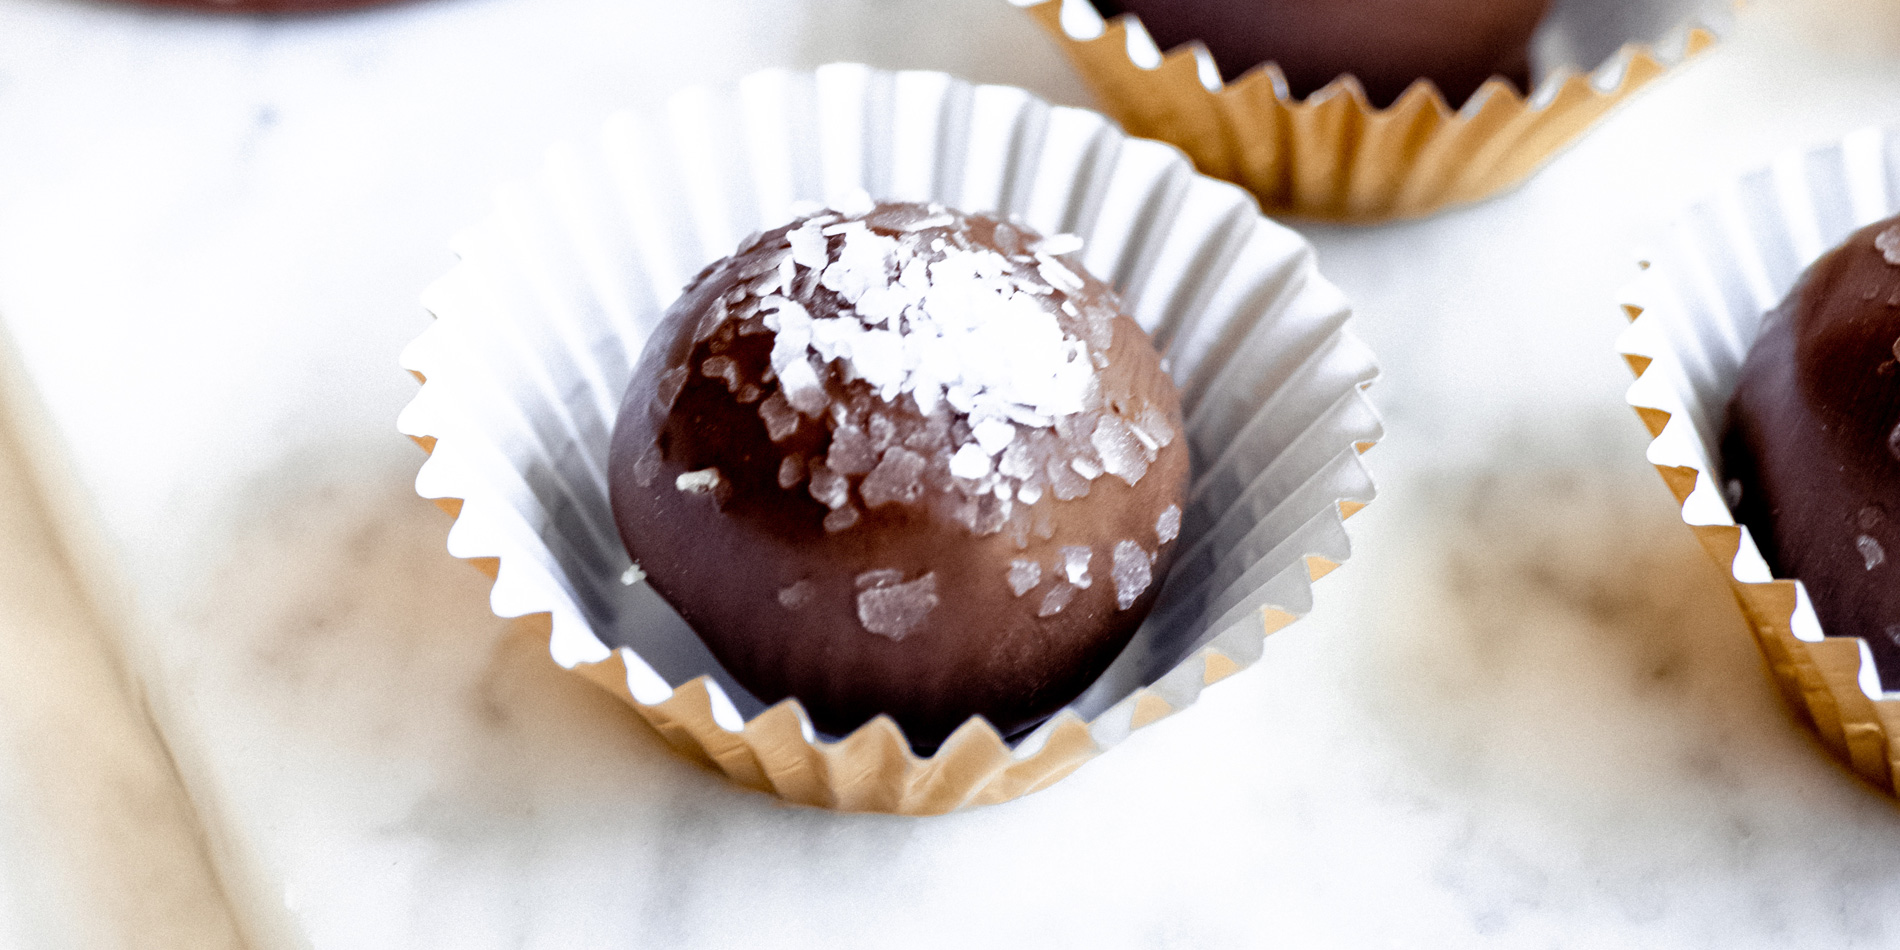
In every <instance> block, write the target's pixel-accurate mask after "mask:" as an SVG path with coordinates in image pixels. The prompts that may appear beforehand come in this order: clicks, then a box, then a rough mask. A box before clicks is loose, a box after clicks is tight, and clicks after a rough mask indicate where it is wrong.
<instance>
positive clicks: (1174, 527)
mask: <svg viewBox="0 0 1900 950" xmlns="http://www.w3.org/2000/svg"><path fill="white" fill-rule="evenodd" d="M1180 536H1181V509H1180V507H1179V506H1176V505H1169V506H1168V507H1166V508H1163V509H1162V510H1161V517H1159V518H1156V519H1155V538H1156V539H1158V540H1159V541H1160V542H1161V543H1162V544H1167V543H1168V542H1169V541H1172V540H1174V539H1175V538H1178V537H1180Z"/></svg>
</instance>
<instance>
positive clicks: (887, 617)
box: [858, 571, 938, 640]
mask: <svg viewBox="0 0 1900 950" xmlns="http://www.w3.org/2000/svg"><path fill="white" fill-rule="evenodd" d="M867 573H877V574H881V575H887V577H883V578H880V579H879V581H874V582H873V584H872V586H869V587H862V584H861V589H860V590H859V591H858V622H859V623H861V624H863V625H864V629H866V630H869V631H871V632H872V633H875V634H880V635H882V636H886V637H889V638H891V639H892V640H902V639H904V638H905V637H907V636H909V635H910V634H911V633H912V632H913V631H915V630H916V629H917V628H918V627H920V626H922V625H923V623H924V621H925V619H927V618H928V617H929V616H930V612H931V611H932V610H935V609H937V603H938V599H937V575H936V572H934V571H933V572H931V573H928V574H925V575H924V576H922V577H920V578H918V579H916V580H914V581H911V582H909V583H907V584H896V583H890V582H889V580H888V574H892V573H896V572H894V571H890V572H886V571H877V572H867ZM899 576H902V575H899ZM859 580H860V582H862V580H863V577H862V576H860V578H859Z"/></svg>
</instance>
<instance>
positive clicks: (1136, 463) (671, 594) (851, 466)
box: [609, 200, 1188, 752]
mask: <svg viewBox="0 0 1900 950" xmlns="http://www.w3.org/2000/svg"><path fill="white" fill-rule="evenodd" d="M1079 246H1080V242H1079V241H1078V240H1076V239H1075V238H1073V237H1070V236H1067V235H1056V236H1053V237H1041V236H1039V235H1037V234H1035V233H1033V232H1031V231H1029V230H1027V229H1025V228H1023V227H1021V226H1018V225H1014V224H1010V223H1008V222H1004V221H999V220H996V219H993V218H989V217H984V216H980V215H966V214H962V213H960V212H957V211H954V210H950V209H946V208H943V207H941V206H937V205H918V204H878V205H872V204H871V203H870V202H869V201H868V200H867V201H865V202H863V206H862V207H857V208H850V209H847V210H845V211H822V212H818V213H815V214H812V215H810V216H807V217H803V218H800V219H799V220H797V221H795V222H793V223H792V224H790V225H788V226H785V227H781V228H778V229H776V230H773V231H770V232H768V233H766V234H764V235H762V236H758V237H754V238H752V239H750V240H748V241H746V242H744V244H743V245H742V246H741V247H740V249H739V251H738V253H736V254H734V255H733V256H731V257H728V258H725V259H723V260H720V261H718V262H716V263H714V264H713V265H712V266H710V267H708V268H707V269H706V270H705V271H703V272H701V273H700V274H699V276H697V277H696V278H694V280H693V282H692V283H691V285H689V286H688V287H687V288H686V291H685V293H684V295H683V296H682V297H681V298H680V299H679V300H678V301H677V302H676V303H675V304H674V305H673V306H672V307H671V309H669V310H668V311H667V313H666V315H665V317H664V318H663V319H662V321H661V323H660V325H659V327H658V328H657V329H656V330H655V331H654V334H653V337H652V338H651V339H650V340H649V342H648V343H647V346H646V350H645V352H644V353H643V354H642V356H641V358H640V362H639V365H638V366H637V367H636V369H635V372H634V376H633V380H632V383H631V384H630V385H629V386H628V389H627V393H626V398H625V401H624V402H623V404H622V406H621V409H620V416H619V419H618V421H617V423H616V426H615V429H614V435H613V446H612V456H611V463H610V472H609V479H610V482H611V490H612V501H613V509H614V517H615V519H616V521H617V522H618V525H619V528H620V534H621V537H622V539H623V540H624V541H625V543H626V545H627V550H628V552H629V553H630V554H631V555H632V556H633V558H634V560H635V561H637V562H638V563H639V565H640V566H641V568H642V569H643V570H644V571H645V572H646V576H647V578H648V580H649V582H650V583H652V585H653V587H654V589H655V590H656V591H658V592H659V593H660V595H661V596H663V597H664V598H665V599H666V600H667V602H668V603H670V604H672V605H673V607H674V608H675V609H677V610H678V611H679V612H680V614H681V616H683V617H684V618H685V619H686V621H687V622H688V623H689V624H691V625H692V627H693V629H694V630H695V631H697V632H698V633H699V635H700V637H701V638H702V639H703V640H704V641H705V642H706V644H707V646H708V647H710V648H711V650H712V652H713V654H714V656H716V657H717V658H718V659H719V662H720V663H721V664H723V665H724V666H725V668H726V669H727V671H729V672H730V673H731V674H732V676H733V677H734V678H735V679H736V680H737V681H738V682H739V683H741V684H742V685H744V686H745V687H746V688H747V689H749V690H751V691H752V693H753V694H754V695H756V696H758V697H759V698H760V699H762V700H764V701H766V702H776V701H778V700H780V699H783V698H785V697H788V696H795V697H797V698H798V699H799V701H800V702H801V703H802V704H803V705H804V707H805V709H806V710H807V711H808V712H809V713H810V714H811V716H812V719H813V721H814V723H815V724H816V725H817V727H818V728H819V729H821V730H823V731H825V732H828V733H832V734H835V735H841V734H844V733H847V732H849V731H850V730H852V729H854V728H856V727H857V726H859V725H860V724H862V723H864V722H865V721H866V720H868V719H870V718H872V717H874V716H876V715H879V714H888V715H890V716H891V717H892V718H893V719H895V720H896V722H897V723H898V725H900V726H901V727H902V728H903V730H904V733H905V735H906V736H907V738H908V739H909V740H910V742H911V744H912V745H913V747H914V748H916V749H918V750H919V751H922V752H928V751H930V750H932V749H934V748H935V747H936V746H938V745H939V744H940V743H941V742H942V741H943V740H944V739H945V738H946V737H947V736H948V735H949V734H950V733H951V731H953V730H954V729H956V728H957V727H958V726H960V725H962V724H963V723H964V722H965V721H967V720H968V719H969V718H970V717H972V716H982V717H984V718H986V719H988V720H989V722H990V723H991V724H992V725H994V726H995V727H996V729H997V730H998V731H999V732H1001V733H1002V734H1003V735H1005V736H1011V735H1016V734H1020V733H1021V732H1023V731H1025V730H1027V729H1029V728H1031V727H1033V726H1035V725H1036V724H1037V723H1039V722H1041V721H1042V720H1044V719H1046V718H1047V717H1048V716H1050V715H1051V714H1053V713H1054V712H1055V711H1056V710H1058V709H1060V708H1061V707H1062V706H1064V705H1065V704H1067V703H1068V702H1069V701H1070V700H1072V699H1074V698H1075V697H1076V696H1077V695H1078V694H1080V693H1081V691H1082V690H1083V689H1084V688H1086V687H1087V686H1088V684H1089V683H1091V682H1093V681H1094V680H1095V679H1096V677H1098V676H1099V675H1100V674H1101V672H1102V670H1103V669H1105V668H1106V667H1107V666H1108V664H1109V662H1110V661H1111V660H1113V659H1114V657H1115V655H1116V654H1117V653H1119V652H1120V651H1121V649H1122V647H1123V646H1125V645H1126V644H1127V642H1128V639H1129V637H1130V636H1132V635H1133V633H1134V631H1135V628H1136V627H1137V626H1138V625H1139V624H1140V623H1141V620H1142V618H1143V616H1144V615H1145V614H1146V613H1147V612H1148V609H1149V607H1150V606H1151V605H1152V604H1153V601H1154V599H1155V595H1156V593H1157V592H1158V590H1159V588H1160V582H1161V578H1162V576H1163V575H1164V573H1165V572H1166V570H1167V566H1168V563H1169V561H1170V560H1171V559H1172V556H1173V553H1174V547H1175V545H1174V540H1175V537H1176V534H1177V533H1178V531H1179V529H1180V521H1181V506H1182V502H1183V493H1184V491H1185V487H1186V482H1187V474H1188V455H1187V447H1186V444H1185V442H1186V440H1185V439H1184V438H1183V434H1182V433H1183V428H1182V419H1181V410H1180V397H1179V395H1178V393H1177V392H1176V390H1175V387H1174V384H1173V382H1172V380H1170V379H1169V378H1168V375H1167V373H1166V372H1164V371H1163V369H1162V367H1161V360H1160V357H1159V356H1158V355H1157V353H1156V352H1155V348H1154V345H1153V343H1152V342H1151V341H1150V340H1149V339H1148V335H1147V333H1146V332H1144V331H1143V330H1142V329H1141V327H1140V326H1139V325H1137V324H1136V323H1135V321H1134V320H1132V319H1131V318H1129V317H1128V316H1127V315H1126V314H1124V313H1123V312H1121V310H1120V309H1119V304H1118V302H1117V300H1116V298H1115V296H1114V294H1113V293H1112V292H1111V291H1110V290H1109V288H1108V287H1106V286H1105V285H1103V284H1102V283H1101V282H1100V281H1098V280H1096V279H1095V278H1093V277H1091V276H1089V275H1088V274H1087V273H1086V272H1085V271H1084V270H1083V269H1082V268H1081V266H1080V265H1079V264H1077V263H1076V261H1075V258H1074V256H1073V252H1074V251H1075V250H1077V249H1078V248H1079Z"/></svg>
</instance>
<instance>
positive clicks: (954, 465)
mask: <svg viewBox="0 0 1900 950" xmlns="http://www.w3.org/2000/svg"><path fill="white" fill-rule="evenodd" d="M989 473H990V457H989V455H988V454H986V453H985V452H984V451H983V448H982V447H981V446H979V445H977V444H976V443H975V442H965V443H963V447H962V448H960V449H958V450H957V454H955V455H952V456H951V457H950V474H952V475H955V476H956V477H958V478H967V479H970V480H971V481H975V480H977V479H980V478H983V477H984V476H986V475H988V474H989ZM998 487H999V488H1000V487H1003V486H998ZM1004 490H1005V491H1007V490H1008V489H1007V488H1005V489H1004Z"/></svg>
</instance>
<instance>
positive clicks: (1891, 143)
mask: <svg viewBox="0 0 1900 950" xmlns="http://www.w3.org/2000/svg"><path fill="white" fill-rule="evenodd" d="M1896 212H1900V139H1896V136H1895V133H1894V131H1893V130H1890V129H1863V130H1861V131H1859V132H1856V133H1854V134H1852V135H1850V136H1848V137H1847V138H1846V139H1844V140H1843V141H1841V142H1840V143H1837V144H1835V145H1831V146H1828V147H1825V148H1820V149H1815V150H1812V151H1808V152H1802V153H1795V154H1789V155H1787V156H1784V157H1783V158H1781V159H1780V160H1778V161H1776V162H1775V163H1774V165H1772V166H1771V167H1769V168H1766V169H1763V170H1761V171H1758V172H1755V173H1753V174H1750V175H1748V176H1746V177H1744V178H1742V179H1741V180H1739V181H1737V182H1734V183H1733V184H1731V185H1729V186H1728V187H1726V188H1724V189H1723V190H1722V191H1720V192H1717V193H1716V194H1715V195H1713V196H1711V197H1710V198H1708V199H1705V200H1704V201H1702V202H1700V203H1698V204H1696V205H1695V206H1693V207H1692V208H1691V209H1690V210H1689V211H1688V213H1687V214H1685V215H1684V216H1683V217H1682V219H1680V220H1679V221H1678V222H1677V223H1676V224H1675V225H1674V226H1673V227H1672V228H1671V229H1670V230H1669V231H1668V232H1667V234H1666V235H1665V236H1664V238H1663V239H1662V241H1661V242H1659V244H1658V245H1657V246H1656V247H1655V248H1654V249H1653V250H1652V251H1651V252H1650V253H1649V254H1648V255H1647V257H1648V259H1647V260H1646V261H1645V263H1644V271H1643V273H1642V275H1641V276H1640V277H1639V278H1638V279H1637V280H1636V281H1635V282H1633V283H1632V284H1631V285H1630V286H1629V287H1627V288H1626V289H1625V290H1624V292H1623V294H1622V304H1623V310H1624V312H1625V313H1626V314H1627V315H1628V316H1629V317H1630V319H1631V321H1632V322H1631V324H1630V327H1629V329H1628V330H1627V331H1625V333H1624V335H1623V336H1622V338H1621V339H1620V340H1619V341H1618V349H1619V350H1620V351H1621V352H1622V353H1623V355H1624V358H1625V359H1626V360H1627V361H1628V362H1629V365H1630V369H1631V370H1632V371H1633V372H1634V373H1635V374H1636V376H1637V379H1636V382H1635V383H1634V384H1632V385H1631V386H1630V389H1629V395H1628V400H1629V403H1630V405H1631V406H1632V407H1634V408H1635V409H1636V413H1637V415H1639V416H1640V417H1642V420H1643V422H1644V423H1645V424H1646V425H1647V426H1648V427H1649V431H1650V433H1651V434H1652V435H1653V436H1655V439H1654V441H1653V442H1651V443H1650V447H1649V452H1648V456H1649V460H1650V461H1651V462H1652V463H1654V464H1655V466H1656V470H1657V471H1658V472H1661V473H1662V477H1663V480H1664V481H1665V482H1667V483H1668V484H1669V487H1670V489H1671V490H1672V491H1673V492H1674V493H1675V495H1676V498H1677V500H1678V501H1680V502H1681V503H1682V517H1683V521H1684V522H1686V523H1687V524H1688V525H1689V526H1690V527H1691V528H1693V529H1694V531H1695V534H1696V537H1697V538H1698V539H1699V540H1700V541H1701V542H1702V547H1703V549H1704V550H1706V551H1708V553H1709V556H1710V557H1712V558H1714V559H1715V560H1716V563H1717V564H1719V565H1721V567H1722V568H1723V570H1724V571H1725V572H1726V573H1727V575H1728V577H1729V584H1730V586H1731V588H1732V589H1733V591H1734V593H1735V599H1736V600H1737V601H1738V602H1739V603H1740V604H1741V607H1742V613H1743V615H1744V616H1746V617H1747V619H1748V624H1749V627H1750V628H1751V629H1752V630H1753V631H1754V634H1755V641H1756V643H1757V644H1759V645H1760V647H1761V651H1762V655H1763V656H1764V657H1765V658H1766V659H1767V661H1768V667H1769V669H1770V670H1772V671H1773V673H1774V677H1775V680H1776V682H1777V683H1779V684H1780V687H1781V692H1782V695H1783V696H1784V697H1785V698H1786V699H1787V700H1788V702H1789V704H1790V705H1792V706H1793V707H1794V709H1795V710H1796V711H1797V712H1799V713H1800V714H1801V715H1802V716H1803V717H1804V718H1806V719H1807V721H1808V722H1809V723H1810V724H1811V725H1812V726H1813V727H1814V730H1815V732H1816V733H1817V734H1818V735H1819V736H1820V737H1821V741H1822V743H1823V744H1824V745H1826V746H1827V748H1828V749H1829V750H1830V751H1831V752H1833V753H1834V755H1835V756H1836V757H1837V758H1839V759H1840V760H1841V761H1842V762H1843V763H1845V764H1847V766H1848V767H1849V768H1851V769H1853V770H1854V772H1855V774H1857V775H1859V776H1861V777H1862V778H1864V779H1866V780H1867V781H1869V782H1871V783H1873V784H1874V785H1876V786H1878V787H1879V788H1881V789H1882V790H1885V791H1887V792H1889V793H1892V792H1894V791H1895V789H1896V787H1900V782H1897V781H1896V776H1900V692H1894V691H1893V690H1894V686H1887V685H1884V684H1882V683H1881V681H1880V675H1879V673H1878V671H1877V670H1876V669H1875V667H1874V662H1873V655H1872V653H1871V652H1870V651H1869V650H1868V648H1867V645H1866V643H1865V642H1863V641H1862V640H1860V639H1859V638H1857V637H1849V636H1834V635H1829V634H1828V632H1827V631H1823V630H1822V629H1821V622H1820V620H1819V618H1818V617H1817V616H1816V615H1815V613H1814V607H1813V605H1812V604H1811V603H1810V602H1809V601H1808V595H1807V590H1806V588H1805V587H1804V586H1803V585H1802V583H1801V582H1800V581H1798V580H1793V579H1789V578H1778V577H1775V576H1773V575H1772V574H1771V573H1770V571H1769V569H1768V565H1767V562H1766V561H1765V560H1764V559H1763V558H1762V555H1761V550H1760V549H1759V548H1758V547H1757V546H1756V544H1755V541H1754V539H1753V538H1752V537H1751V536H1750V534H1749V532H1748V529H1747V528H1746V527H1744V526H1741V525H1738V524H1737V523H1736V521H1735V517H1734V515H1733V513H1732V512H1730V510H1729V508H1728V504H1727V502H1726V501H1725V500H1724V498H1723V495H1722V492H1721V491H1720V488H1719V486H1720V485H1722V484H1723V482H1722V478H1721V473H1720V465H1719V463H1720V459H1721V456H1720V454H1719V451H1718V448H1717V447H1718V445H1719V440H1720V438H1721V432H1722V424H1723V419H1724V415H1725V413H1726V410H1727V405H1728V401H1729V398H1730V396H1731V395H1732V394H1733V393H1734V390H1735V381H1736V378H1737V375H1738V374H1739V373H1740V371H1741V366H1742V362H1743V360H1744V359H1745V358H1746V357H1747V355H1748V350H1749V348H1750V347H1751V346H1752V345H1753V344H1754V341H1755V337H1756V335H1757V333H1758V332H1759V329H1760V325H1761V319H1762V317H1763V316H1764V315H1765V314H1766V313H1767V312H1768V311H1769V310H1771V309H1773V308H1774V307H1775V306H1776V305H1777V304H1779V303H1780V302H1781V300H1782V299H1784V298H1785V297H1786V296H1787V295H1788V293H1789V291H1791V290H1792V289H1793V287H1794V285H1795V282H1796V280H1797V279H1798V278H1799V277H1800V274H1801V272H1802V271H1803V270H1804V269H1806V268H1807V266H1808V265H1809V264H1811V263H1813V262H1814V260H1815V259H1816V258H1818V257H1820V256H1821V254H1823V253H1824V252H1826V251H1827V250H1828V249H1829V248H1831V247H1833V246H1835V245H1837V244H1839V243H1840V242H1841V241H1843V240H1845V239H1846V238H1847V236H1848V235H1849V234H1851V233H1853V231H1854V230H1856V229H1858V228H1860V227H1862V226H1864V225H1867V224H1870V223H1872V222H1874V221H1878V220H1880V219H1882V218H1886V217H1889V216H1891V215H1893V214H1895V213H1896ZM1895 686H1900V684H1895Z"/></svg>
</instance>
